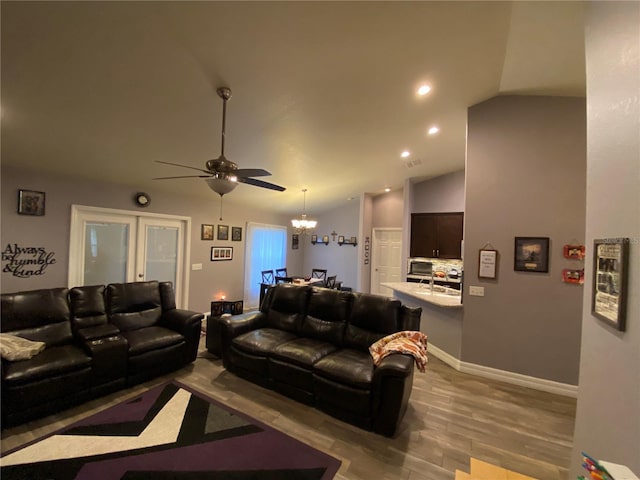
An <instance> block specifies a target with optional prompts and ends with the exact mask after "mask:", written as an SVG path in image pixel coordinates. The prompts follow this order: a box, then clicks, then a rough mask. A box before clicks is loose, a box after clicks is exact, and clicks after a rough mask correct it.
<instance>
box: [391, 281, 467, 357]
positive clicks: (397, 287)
mask: <svg viewBox="0 0 640 480" xmlns="http://www.w3.org/2000/svg"><path fill="white" fill-rule="evenodd" d="M381 285H382V286H383V287H385V288H388V289H390V290H391V291H392V292H393V297H395V298H397V299H398V300H400V301H401V302H402V303H403V304H404V305H407V306H411V307H422V315H421V317H420V331H421V332H422V333H424V334H425V335H426V336H427V338H428V342H429V346H428V350H427V351H428V352H429V353H431V354H433V355H434V356H435V357H438V358H439V359H440V360H442V361H444V362H446V363H448V364H449V365H452V366H454V365H456V364H459V363H460V359H461V357H462V320H463V314H464V310H463V307H462V301H461V300H462V297H461V296H460V291H459V290H454V289H451V288H447V287H442V286H439V285H436V286H434V290H433V292H432V291H431V286H430V285H424V284H418V283H413V282H384V283H381Z"/></svg>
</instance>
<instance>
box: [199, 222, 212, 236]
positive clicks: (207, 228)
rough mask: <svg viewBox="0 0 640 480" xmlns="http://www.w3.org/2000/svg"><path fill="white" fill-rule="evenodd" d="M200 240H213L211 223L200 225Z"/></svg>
mask: <svg viewBox="0 0 640 480" xmlns="http://www.w3.org/2000/svg"><path fill="white" fill-rule="evenodd" d="M200 240H213V225H208V224H206V223H203V224H202V225H200Z"/></svg>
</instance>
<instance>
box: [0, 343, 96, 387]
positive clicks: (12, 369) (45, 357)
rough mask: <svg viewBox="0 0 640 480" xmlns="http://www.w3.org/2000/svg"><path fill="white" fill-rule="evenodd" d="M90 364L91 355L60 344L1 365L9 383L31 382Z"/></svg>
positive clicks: (5, 379)
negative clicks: (21, 359) (27, 357)
mask: <svg viewBox="0 0 640 480" xmlns="http://www.w3.org/2000/svg"><path fill="white" fill-rule="evenodd" d="M90 366H91V357H89V356H88V355H87V354H86V353H84V352H83V351H82V350H81V349H79V348H77V347H75V346H73V345H62V346H59V347H51V348H47V349H45V350H43V351H42V352H41V353H40V354H38V355H36V356H35V357H33V358H31V359H29V360H23V361H20V362H10V363H6V364H5V365H3V367H4V378H3V379H2V380H3V381H5V382H7V384H9V385H17V384H24V383H29V382H33V381H36V380H40V379H43V378H50V377H55V376H57V375H63V374H66V373H69V372H73V371H75V370H81V369H83V368H88V367H90Z"/></svg>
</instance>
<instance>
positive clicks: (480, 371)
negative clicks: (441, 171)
mask: <svg viewBox="0 0 640 480" xmlns="http://www.w3.org/2000/svg"><path fill="white" fill-rule="evenodd" d="M428 352H429V353H431V354H433V356H434V357H436V358H438V359H440V360H442V361H443V362H444V363H446V364H447V365H449V366H450V367H453V368H455V369H456V370H458V371H459V372H463V373H469V374H471V375H476V376H478V377H484V378H490V379H492V380H498V381H500V382H505V383H510V384H512V385H518V386H521V387H528V388H533V389H535V390H540V391H543V392H549V393H555V394H557V395H563V396H565V397H572V398H577V397H578V386H577V385H570V384H568V383H561V382H554V381H553V380H546V379H544V378H537V377H530V376H528V375H523V374H521V373H515V372H509V371H507V370H499V369H497V368H491V367H485V366H484V365H477V364H475V363H469V362H463V361H461V360H460V359H458V358H456V357H454V356H453V355H451V354H449V353H447V352H445V351H444V350H441V349H439V348H438V347H436V346H434V345H429V347H428Z"/></svg>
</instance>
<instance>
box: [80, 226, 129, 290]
mask: <svg viewBox="0 0 640 480" xmlns="http://www.w3.org/2000/svg"><path fill="white" fill-rule="evenodd" d="M129 234H130V232H129V225H128V224H122V223H94V222H86V223H85V228H84V271H83V281H82V284H83V285H106V284H108V283H120V282H126V281H127V280H128V278H127V274H128V270H129V264H128V260H129V255H128V251H129V250H128V249H129Z"/></svg>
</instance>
